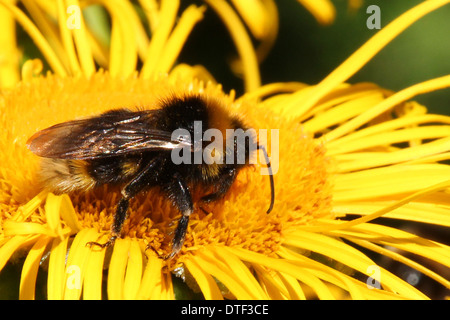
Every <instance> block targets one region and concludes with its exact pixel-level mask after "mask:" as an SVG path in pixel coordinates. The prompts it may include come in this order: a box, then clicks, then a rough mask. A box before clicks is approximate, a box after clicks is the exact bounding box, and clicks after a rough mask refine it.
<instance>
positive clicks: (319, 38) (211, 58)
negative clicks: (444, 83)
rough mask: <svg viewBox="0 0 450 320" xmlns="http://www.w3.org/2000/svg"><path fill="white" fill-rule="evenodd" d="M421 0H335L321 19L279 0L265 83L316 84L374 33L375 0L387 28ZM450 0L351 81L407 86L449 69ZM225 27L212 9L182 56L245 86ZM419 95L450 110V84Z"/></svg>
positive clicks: (432, 106) (437, 108) (436, 108)
mask: <svg viewBox="0 0 450 320" xmlns="http://www.w3.org/2000/svg"><path fill="white" fill-rule="evenodd" d="M420 2H422V0H378V1H363V5H362V7H361V8H360V9H359V10H358V11H356V12H350V10H349V8H348V2H347V0H334V1H333V3H334V4H335V6H336V12H337V16H336V20H335V21H334V23H333V24H331V25H329V26H321V25H319V24H318V23H317V21H316V20H315V19H314V18H313V17H312V15H311V14H310V13H309V12H308V11H307V10H306V9H305V8H304V7H303V6H301V5H300V4H299V3H298V2H297V1H295V0H278V1H277V4H278V8H279V15H280V30H279V36H278V39H277V42H276V44H275V47H274V48H273V50H272V51H271V53H270V55H269V56H268V57H267V59H266V60H265V61H264V62H263V63H262V65H261V74H262V80H263V83H269V82H276V81H301V82H306V83H309V84H314V83H317V82H319V81H320V80H321V79H323V78H324V77H325V76H326V75H328V74H329V73H330V72H331V71H332V70H333V69H335V68H336V67H337V66H338V65H339V64H340V63H342V62H343V61H344V60H345V59H346V58H347V57H348V56H350V54H351V53H353V52H354V51H355V50H356V49H358V48H359V47H360V46H361V45H362V44H363V43H364V42H366V41H367V40H368V39H369V38H370V37H372V36H373V35H374V34H375V33H376V32H377V30H376V29H374V30H370V29H368V28H367V26H366V21H367V19H368V17H369V16H370V14H367V13H366V9H367V7H368V6H369V5H371V4H374V5H377V6H379V8H380V11H381V28H383V27H385V26H386V25H387V24H388V23H389V22H391V21H392V20H393V19H395V18H396V17H398V16H399V15H400V14H401V13H403V12H405V11H406V10H408V9H409V8H412V7H413V6H414V5H416V4H418V3H420ZM449 30H450V6H449V5H447V6H444V7H442V8H440V9H438V10H437V11H435V12H432V13H430V14H428V15H426V16H425V17H423V18H422V19H420V20H419V21H417V22H416V23H414V24H413V25H412V26H411V27H410V28H408V29H407V30H406V31H405V32H403V33H402V34H401V35H400V36H398V37H397V38H396V39H395V40H394V41H393V42H391V43H390V44H389V45H388V46H387V47H385V48H384V49H383V50H382V51H381V52H380V53H378V54H377V55H376V56H375V57H374V58H373V59H372V60H371V61H370V62H369V63H368V64H367V65H366V66H365V67H364V68H363V69H361V70H360V71H359V72H358V73H357V74H355V75H354V76H353V77H352V78H351V79H349V82H350V83H355V82H361V81H370V82H374V83H377V84H378V85H380V86H382V87H385V88H388V89H392V90H395V91H397V90H401V89H402V88H406V87H408V86H410V85H413V84H415V83H419V82H422V81H425V80H428V79H432V78H435V77H439V76H443V75H446V74H450V57H449V56H450V34H449ZM224 39H229V36H228V35H227V33H226V30H225V29H224V27H223V26H222V25H221V24H220V22H218V19H217V17H216V16H215V14H214V12H212V10H208V11H207V12H206V16H205V19H204V21H203V22H202V23H200V24H199V25H197V26H196V27H195V29H194V32H193V33H192V35H191V36H190V38H189V40H188V45H187V46H186V48H185V50H184V51H183V53H182V56H181V59H180V60H181V61H184V62H189V63H193V64H196V63H199V64H203V65H205V66H206V67H207V68H208V70H210V71H211V72H212V73H213V75H214V76H215V77H216V78H217V79H218V81H220V82H222V83H223V84H224V87H225V89H226V90H229V89H231V88H235V89H238V92H242V91H239V89H241V90H242V81H240V80H239V79H236V77H234V76H233V75H231V74H230V71H229V67H228V65H227V64H226V61H225V60H220V59H219V58H218V57H221V56H223V53H224V52H225V53H228V54H229V56H232V55H233V54H235V52H233V51H232V50H231V49H230V48H232V45H231V41H228V42H227V41H226V40H224ZM415 100H417V101H419V102H420V103H422V104H424V105H425V106H427V107H428V108H429V110H430V112H439V113H445V114H450V89H446V90H439V91H436V92H433V93H429V94H425V95H420V96H417V98H415Z"/></svg>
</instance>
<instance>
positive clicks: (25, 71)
mask: <svg viewBox="0 0 450 320" xmlns="http://www.w3.org/2000/svg"><path fill="white" fill-rule="evenodd" d="M42 69H44V64H43V63H42V61H41V60H40V59H33V60H27V61H25V62H24V63H23V65H22V71H21V74H22V82H30V81H32V80H33V78H34V77H35V76H37V75H39V74H40V73H41V72H42Z"/></svg>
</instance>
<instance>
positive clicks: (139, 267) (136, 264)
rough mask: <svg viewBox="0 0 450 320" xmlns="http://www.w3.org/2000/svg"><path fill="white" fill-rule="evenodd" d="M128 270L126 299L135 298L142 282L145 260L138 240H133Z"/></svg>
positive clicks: (125, 287) (124, 292)
mask: <svg viewBox="0 0 450 320" xmlns="http://www.w3.org/2000/svg"><path fill="white" fill-rule="evenodd" d="M128 255H129V257H128V264H127V271H126V274H125V280H124V285H123V296H124V299H128V300H130V299H135V298H136V295H137V292H138V290H139V285H140V284H141V279H142V271H143V261H142V258H143V256H142V251H141V247H140V246H139V242H138V241H137V240H135V239H134V240H131V243H130V250H129V254H128Z"/></svg>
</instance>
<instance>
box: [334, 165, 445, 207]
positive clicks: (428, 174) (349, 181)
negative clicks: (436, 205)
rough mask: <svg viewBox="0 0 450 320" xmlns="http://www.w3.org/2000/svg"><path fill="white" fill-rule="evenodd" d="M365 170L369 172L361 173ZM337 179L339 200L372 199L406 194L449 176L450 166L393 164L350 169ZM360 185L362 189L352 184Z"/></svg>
mask: <svg viewBox="0 0 450 320" xmlns="http://www.w3.org/2000/svg"><path fill="white" fill-rule="evenodd" d="M362 172H364V173H365V174H359V173H362ZM349 175H350V176H349V177H345V178H343V179H339V177H340V176H338V177H337V179H336V184H335V192H334V194H333V199H334V200H335V201H337V202H339V201H340V202H345V201H350V202H351V201H359V200H368V199H374V198H378V197H389V196H395V195H398V194H400V195H401V194H406V193H411V192H415V191H417V190H421V189H424V188H427V187H429V186H431V185H435V184H438V183H441V182H444V181H446V180H448V178H449V177H450V168H449V167H448V166H444V165H442V166H441V167H440V168H439V167H435V166H428V165H416V166H407V167H406V166H395V167H393V166H391V167H386V168H376V169H373V170H365V171H359V172H357V173H355V174H352V173H350V174H349ZM355 185H357V186H358V191H355V190H354V189H351V188H350V186H355Z"/></svg>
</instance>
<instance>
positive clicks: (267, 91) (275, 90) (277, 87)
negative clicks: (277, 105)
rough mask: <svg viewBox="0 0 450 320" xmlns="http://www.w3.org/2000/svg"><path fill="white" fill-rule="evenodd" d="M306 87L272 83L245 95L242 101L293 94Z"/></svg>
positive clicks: (298, 83)
mask: <svg viewBox="0 0 450 320" xmlns="http://www.w3.org/2000/svg"><path fill="white" fill-rule="evenodd" d="M307 86H308V85H307V84H305V83H301V82H274V83H270V84H266V85H263V86H261V87H259V88H256V89H255V90H253V91H250V92H247V93H245V94H244V95H243V96H242V99H243V100H244V99H249V100H250V99H262V98H264V97H266V96H271V95H274V94H279V93H282V92H288V93H289V92H295V91H298V90H301V89H303V88H305V87H307Z"/></svg>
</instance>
